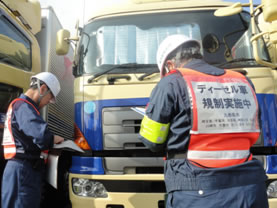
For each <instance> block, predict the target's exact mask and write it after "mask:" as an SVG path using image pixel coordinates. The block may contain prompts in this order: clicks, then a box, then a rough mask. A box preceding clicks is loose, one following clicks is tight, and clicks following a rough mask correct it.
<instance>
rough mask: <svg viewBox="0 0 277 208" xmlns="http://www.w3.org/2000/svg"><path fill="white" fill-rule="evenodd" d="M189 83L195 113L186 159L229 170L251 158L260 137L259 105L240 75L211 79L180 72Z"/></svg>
mask: <svg viewBox="0 0 277 208" xmlns="http://www.w3.org/2000/svg"><path fill="white" fill-rule="evenodd" d="M178 70H179V71H180V72H181V73H182V75H183V77H184V79H185V81H186V83H187V88H188V92H189V95H190V100H191V108H192V114H193V121H192V129H191V130H190V142H189V147H188V153H187V158H188V159H189V160H190V161H192V162H195V163H196V164H199V165H200V166H205V167H213V168H219V167H227V166H232V165H237V164H240V163H243V162H245V161H247V160H251V159H252V154H251V153H250V151H249V149H250V147H251V146H252V145H253V144H254V143H255V142H256V141H257V139H258V138H259V135H260V128H259V123H258V102H257V98H256V95H255V92H254V90H253V89H252V87H251V85H250V84H249V82H248V81H247V79H246V78H245V77H244V76H243V75H242V74H240V73H238V72H234V71H226V73H225V74H224V75H221V76H212V75H207V74H205V73H201V72H198V71H195V70H191V69H178Z"/></svg>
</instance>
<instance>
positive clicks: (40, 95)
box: [37, 80, 50, 105]
mask: <svg viewBox="0 0 277 208" xmlns="http://www.w3.org/2000/svg"><path fill="white" fill-rule="evenodd" d="M37 90H38V94H39V98H38V105H39V104H40V101H41V100H42V98H43V97H45V96H46V95H47V94H48V93H49V92H50V90H49V89H48V90H47V91H46V92H45V93H44V94H40V82H39V80H37Z"/></svg>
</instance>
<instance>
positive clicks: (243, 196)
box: [166, 183, 268, 208]
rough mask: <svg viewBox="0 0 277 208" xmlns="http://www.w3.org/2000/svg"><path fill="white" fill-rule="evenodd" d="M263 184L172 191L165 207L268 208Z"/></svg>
mask: <svg viewBox="0 0 277 208" xmlns="http://www.w3.org/2000/svg"><path fill="white" fill-rule="evenodd" d="M265 188H266V187H265V184H262V183H261V184H251V185H247V186H243V187H232V188H225V189H219V190H198V191H173V192H170V193H169V194H168V197H167V204H166V208H202V207H205V208H268V201H267V200H268V199H267V196H266V192H265Z"/></svg>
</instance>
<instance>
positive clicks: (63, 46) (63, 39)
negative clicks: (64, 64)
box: [56, 29, 70, 55]
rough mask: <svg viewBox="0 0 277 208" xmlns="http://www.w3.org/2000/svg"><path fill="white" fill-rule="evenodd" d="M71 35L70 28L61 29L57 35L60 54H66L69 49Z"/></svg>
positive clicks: (57, 48) (58, 52) (57, 47)
mask: <svg viewBox="0 0 277 208" xmlns="http://www.w3.org/2000/svg"><path fill="white" fill-rule="evenodd" d="M69 37H70V32H69V31H68V30H64V29H62V30H59V31H58V32H57V37H56V53H57V54H58V55H65V54H67V53H68V50H69V44H70V42H69Z"/></svg>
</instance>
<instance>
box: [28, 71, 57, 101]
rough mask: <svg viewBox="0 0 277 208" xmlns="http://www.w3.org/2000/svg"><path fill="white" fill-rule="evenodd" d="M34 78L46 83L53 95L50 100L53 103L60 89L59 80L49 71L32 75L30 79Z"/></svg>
mask: <svg viewBox="0 0 277 208" xmlns="http://www.w3.org/2000/svg"><path fill="white" fill-rule="evenodd" d="M34 78H35V79H38V80H40V81H43V82H44V83H45V84H46V85H47V87H48V88H49V89H50V91H51V93H52V94H53V96H54V98H53V99H52V100H51V101H50V102H51V103H55V102H56V97H57V95H58V94H59V92H60V90H61V86H60V82H59V80H58V79H57V77H56V76H55V75H54V74H52V73H50V72H41V73H38V74H36V75H34V76H32V77H31V80H32V79H34Z"/></svg>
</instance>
